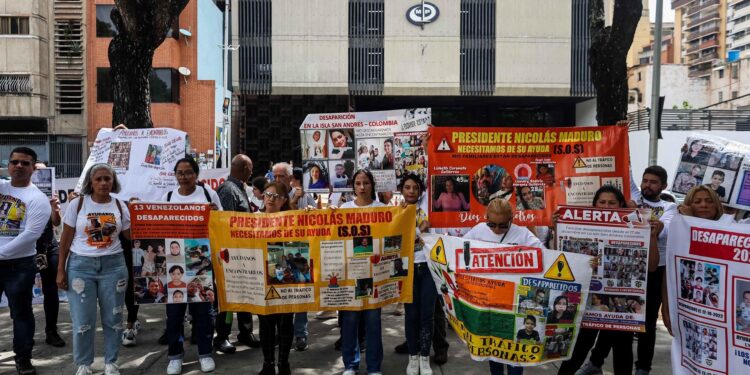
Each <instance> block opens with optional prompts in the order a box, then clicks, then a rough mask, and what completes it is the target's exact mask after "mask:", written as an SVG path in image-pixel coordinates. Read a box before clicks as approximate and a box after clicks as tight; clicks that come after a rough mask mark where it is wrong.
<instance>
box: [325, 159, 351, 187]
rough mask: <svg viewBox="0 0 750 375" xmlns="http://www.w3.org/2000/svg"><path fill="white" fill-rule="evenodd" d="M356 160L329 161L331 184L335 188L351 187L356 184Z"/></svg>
mask: <svg viewBox="0 0 750 375" xmlns="http://www.w3.org/2000/svg"><path fill="white" fill-rule="evenodd" d="M354 165H355V164H354V160H331V161H329V162H328V168H329V169H328V170H329V171H331V173H330V176H331V177H330V184H331V187H333V188H334V189H347V188H349V189H351V188H352V187H353V186H354V184H353V181H352V176H354V172H355V169H354Z"/></svg>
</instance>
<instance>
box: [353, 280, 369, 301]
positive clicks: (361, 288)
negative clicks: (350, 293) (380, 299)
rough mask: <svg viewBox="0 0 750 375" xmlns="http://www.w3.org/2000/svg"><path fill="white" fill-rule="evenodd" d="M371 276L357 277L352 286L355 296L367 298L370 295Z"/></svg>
mask: <svg viewBox="0 0 750 375" xmlns="http://www.w3.org/2000/svg"><path fill="white" fill-rule="evenodd" d="M372 285H373V284H372V278H371V277H369V278H366V279H357V283H356V285H355V287H354V297H355V298H368V297H372V291H373V286H372Z"/></svg>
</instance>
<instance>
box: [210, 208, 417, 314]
mask: <svg viewBox="0 0 750 375" xmlns="http://www.w3.org/2000/svg"><path fill="white" fill-rule="evenodd" d="M415 215H416V209H415V208H414V206H409V207H408V208H405V209H404V208H401V207H379V208H368V209H367V210H364V209H337V210H318V211H288V212H279V213H274V214H250V213H241V212H227V211H224V212H221V211H219V212H216V211H215V212H212V214H211V222H210V231H209V237H210V238H211V248H213V249H218V251H217V253H218V255H217V258H216V264H217V267H216V269H215V271H216V283H217V284H218V292H219V309H220V310H221V311H247V312H252V313H254V314H276V313H288V312H305V311H318V310H353V311H357V310H366V309H373V308H378V307H382V306H385V305H388V304H391V303H395V302H411V299H412V279H413V274H412V270H413V267H412V265H413V263H414V236H415V233H414V232H415Z"/></svg>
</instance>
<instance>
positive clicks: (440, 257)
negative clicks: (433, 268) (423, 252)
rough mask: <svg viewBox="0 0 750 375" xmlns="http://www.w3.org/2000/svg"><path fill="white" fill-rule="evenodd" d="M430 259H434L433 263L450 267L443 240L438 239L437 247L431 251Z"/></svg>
mask: <svg viewBox="0 0 750 375" xmlns="http://www.w3.org/2000/svg"><path fill="white" fill-rule="evenodd" d="M430 259H432V261H433V262H438V263H440V264H442V265H444V266H447V265H448V261H447V260H446V258H445V245H443V239H442V238H438V241H437V243H435V246H433V247H432V250H430Z"/></svg>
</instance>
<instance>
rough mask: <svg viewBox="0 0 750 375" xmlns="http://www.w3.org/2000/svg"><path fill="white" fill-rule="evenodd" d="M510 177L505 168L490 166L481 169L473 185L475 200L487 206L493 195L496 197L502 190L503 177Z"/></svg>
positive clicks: (476, 173)
mask: <svg viewBox="0 0 750 375" xmlns="http://www.w3.org/2000/svg"><path fill="white" fill-rule="evenodd" d="M506 175H508V172H507V171H506V170H505V168H503V167H501V166H498V165H494V164H488V165H485V166H483V167H481V168H479V169H478V170H477V171H476V172H474V175H473V179H474V180H473V181H474V182H473V183H472V184H471V189H472V192H473V193H474V198H475V199H476V200H477V201H478V202H479V203H481V204H482V205H483V206H486V205H487V204H488V203H490V200H491V198H490V197H492V196H493V195H495V194H496V193H497V192H498V191H499V190H500V189H501V185H502V181H503V177H504V176H506Z"/></svg>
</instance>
